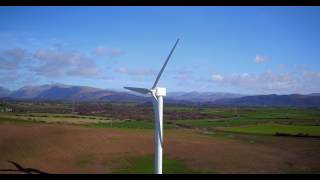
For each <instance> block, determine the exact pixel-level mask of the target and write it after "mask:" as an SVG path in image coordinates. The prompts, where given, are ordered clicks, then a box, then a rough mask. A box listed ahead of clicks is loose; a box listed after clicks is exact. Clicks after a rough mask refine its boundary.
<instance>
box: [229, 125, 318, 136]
mask: <svg viewBox="0 0 320 180" xmlns="http://www.w3.org/2000/svg"><path fill="white" fill-rule="evenodd" d="M224 130H225V131H228V132H240V133H251V134H258V135H259V134H261V135H275V134H276V133H282V134H289V135H299V134H305V135H309V136H319V137H320V126H303V125H283V124H258V125H252V126H246V127H230V128H224Z"/></svg>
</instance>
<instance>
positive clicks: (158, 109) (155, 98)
mask: <svg viewBox="0 0 320 180" xmlns="http://www.w3.org/2000/svg"><path fill="white" fill-rule="evenodd" d="M178 42H179V39H177V41H176V43H175V44H174V46H173V48H172V49H171V52H170V54H169V56H168V57H167V59H166V61H165V62H164V64H163V66H162V68H161V70H160V72H159V74H158V76H157V79H156V81H155V82H154V84H153V86H152V88H150V89H147V88H137V87H124V88H125V89H128V90H130V91H134V92H137V93H140V94H151V97H152V103H153V110H154V116H155V121H154V123H155V129H154V135H155V137H154V141H155V143H154V145H155V156H154V173H155V174H162V148H163V96H166V88H162V87H157V84H158V81H159V79H160V77H161V74H162V73H163V71H164V69H165V67H166V65H167V63H168V61H169V59H170V57H171V55H172V53H173V51H174V49H175V48H176V46H177V44H178Z"/></svg>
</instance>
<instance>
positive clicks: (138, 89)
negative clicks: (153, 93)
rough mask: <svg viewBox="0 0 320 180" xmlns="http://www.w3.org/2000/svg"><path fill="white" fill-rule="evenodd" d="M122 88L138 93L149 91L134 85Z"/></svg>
mask: <svg viewBox="0 0 320 180" xmlns="http://www.w3.org/2000/svg"><path fill="white" fill-rule="evenodd" d="M124 88H125V89H128V90H130V91H134V92H137V93H140V94H148V93H149V92H150V90H149V89H146V88H136V87H124Z"/></svg>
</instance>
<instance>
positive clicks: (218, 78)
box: [212, 74, 223, 81]
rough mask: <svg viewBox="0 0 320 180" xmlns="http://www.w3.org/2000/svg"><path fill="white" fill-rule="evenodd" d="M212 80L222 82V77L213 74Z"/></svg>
mask: <svg viewBox="0 0 320 180" xmlns="http://www.w3.org/2000/svg"><path fill="white" fill-rule="evenodd" d="M212 79H213V80H214V81H222V80H223V77H222V76H221V75H220V74H213V75H212Z"/></svg>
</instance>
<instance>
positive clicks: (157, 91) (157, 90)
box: [124, 87, 167, 96]
mask: <svg viewBox="0 0 320 180" xmlns="http://www.w3.org/2000/svg"><path fill="white" fill-rule="evenodd" d="M124 88H125V89H128V90H130V91H133V92H136V93H140V94H149V93H151V94H152V95H155V96H166V95H167V89H166V88H163V87H156V88H153V89H147V88H138V87H124Z"/></svg>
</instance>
